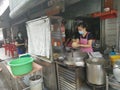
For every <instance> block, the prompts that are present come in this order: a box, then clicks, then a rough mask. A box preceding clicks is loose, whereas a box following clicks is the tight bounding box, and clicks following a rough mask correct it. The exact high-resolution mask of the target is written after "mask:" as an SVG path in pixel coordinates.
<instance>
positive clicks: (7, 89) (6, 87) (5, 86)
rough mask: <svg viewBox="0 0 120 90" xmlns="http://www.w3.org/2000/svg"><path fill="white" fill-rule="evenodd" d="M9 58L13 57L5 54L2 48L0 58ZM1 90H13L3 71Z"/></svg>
mask: <svg viewBox="0 0 120 90" xmlns="http://www.w3.org/2000/svg"><path fill="white" fill-rule="evenodd" d="M9 58H11V57H9V56H6V55H5V51H4V48H0V59H1V60H7V59H9ZM0 67H1V66H0ZM0 90H11V89H10V87H9V85H8V83H7V82H6V80H5V79H4V75H3V74H2V72H0Z"/></svg>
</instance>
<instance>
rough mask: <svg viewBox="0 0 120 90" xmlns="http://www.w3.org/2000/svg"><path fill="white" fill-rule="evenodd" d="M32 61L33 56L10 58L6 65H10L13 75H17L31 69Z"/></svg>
mask: <svg viewBox="0 0 120 90" xmlns="http://www.w3.org/2000/svg"><path fill="white" fill-rule="evenodd" d="M32 62H33V58H30V57H24V58H17V59H14V60H11V61H10V62H8V65H9V66H10V67H11V71H12V73H13V75H15V76H19V75H24V74H27V73H29V72H30V71H32Z"/></svg>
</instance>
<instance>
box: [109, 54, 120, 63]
mask: <svg viewBox="0 0 120 90" xmlns="http://www.w3.org/2000/svg"><path fill="white" fill-rule="evenodd" d="M110 60H111V63H112V65H114V63H115V62H116V61H118V60H120V55H112V56H110Z"/></svg>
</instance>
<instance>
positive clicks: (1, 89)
mask: <svg viewBox="0 0 120 90" xmlns="http://www.w3.org/2000/svg"><path fill="white" fill-rule="evenodd" d="M10 58H11V57H9V56H6V55H5V51H4V48H0V59H2V60H4V61H3V62H0V63H1V64H2V63H4V62H6V61H9V60H10ZM0 67H1V66H0ZM3 70H4V69H3ZM2 72H3V71H2ZM2 72H0V90H11V88H10V85H8V83H7V81H6V79H5V78H4V77H5V76H4V75H3V73H2ZM45 90H47V89H45ZM80 90H92V89H90V88H89V87H88V86H86V85H85V86H84V87H83V88H81V89H80ZM96 90H102V89H96ZM109 90H113V89H109Z"/></svg>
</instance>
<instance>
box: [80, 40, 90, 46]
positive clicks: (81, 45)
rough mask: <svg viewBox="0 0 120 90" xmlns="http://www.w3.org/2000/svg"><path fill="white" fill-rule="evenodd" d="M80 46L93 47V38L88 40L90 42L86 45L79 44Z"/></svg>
mask: <svg viewBox="0 0 120 90" xmlns="http://www.w3.org/2000/svg"><path fill="white" fill-rule="evenodd" d="M78 46H79V47H92V40H88V43H87V44H86V45H84V44H79V45H78Z"/></svg>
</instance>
